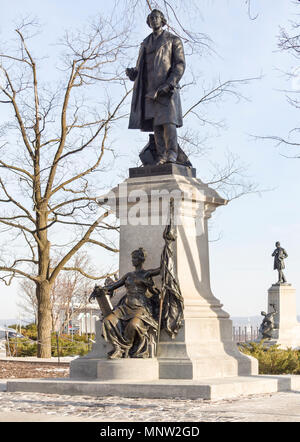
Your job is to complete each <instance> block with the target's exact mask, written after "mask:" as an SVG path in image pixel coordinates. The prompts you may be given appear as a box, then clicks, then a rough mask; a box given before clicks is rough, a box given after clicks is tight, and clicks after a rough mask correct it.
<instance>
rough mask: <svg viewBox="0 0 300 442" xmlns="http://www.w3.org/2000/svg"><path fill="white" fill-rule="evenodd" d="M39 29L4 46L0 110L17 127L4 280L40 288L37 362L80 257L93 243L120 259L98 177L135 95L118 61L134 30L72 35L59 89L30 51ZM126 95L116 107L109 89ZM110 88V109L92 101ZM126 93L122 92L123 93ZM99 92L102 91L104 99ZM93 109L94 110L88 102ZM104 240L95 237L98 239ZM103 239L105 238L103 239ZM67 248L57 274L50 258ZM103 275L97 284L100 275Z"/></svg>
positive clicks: (7, 197) (6, 153)
mask: <svg viewBox="0 0 300 442" xmlns="http://www.w3.org/2000/svg"><path fill="white" fill-rule="evenodd" d="M34 29H35V23H33V22H30V23H29V22H23V23H22V24H21V25H20V26H19V27H18V28H17V29H16V36H17V40H16V42H15V45H14V47H13V49H12V50H11V51H8V50H7V49H6V48H5V50H3V49H0V74H1V81H0V103H1V105H2V106H6V107H7V110H6V113H7V114H8V115H9V118H10V120H9V121H8V122H7V123H5V124H3V125H2V127H1V128H0V134H1V138H2V139H3V140H4V141H3V143H2V146H1V160H0V168H1V177H0V191H1V193H0V207H1V215H0V226H1V231H0V233H1V234H2V237H3V238H4V236H5V239H6V241H5V242H4V243H3V246H2V251H3V253H2V254H1V262H0V271H1V280H2V281H3V282H4V283H5V284H7V285H9V284H10V283H11V281H12V280H13V279H14V278H24V277H25V278H27V279H28V280H29V281H31V282H32V283H34V285H35V287H36V299H37V305H38V340H39V346H38V356H39V357H43V358H47V357H50V356H51V322H52V318H51V289H52V287H53V286H54V284H55V282H56V280H57V277H58V276H59V274H60V272H61V271H62V270H64V271H68V270H72V271H76V272H79V273H80V274H82V275H85V276H87V277H93V275H88V274H87V272H86V271H85V270H84V269H82V268H81V267H79V266H78V267H77V265H73V266H72V267H68V263H69V262H70V261H71V260H72V259H73V258H74V256H75V255H76V253H77V252H78V251H79V250H81V249H82V248H83V246H85V245H87V244H89V245H94V246H98V247H100V248H102V249H106V250H108V251H110V252H117V251H118V250H117V248H116V247H115V246H113V245H111V244H109V243H107V242H106V241H105V240H102V239H101V238H102V237H103V234H104V233H105V232H107V231H110V230H112V229H116V227H115V226H114V225H111V223H110V222H109V221H108V220H109V213H108V211H106V210H104V209H102V208H101V207H99V205H98V204H97V196H98V195H97V191H96V181H95V174H97V172H98V171H99V170H101V167H103V157H104V154H105V152H106V151H107V150H109V149H110V146H109V144H108V135H109V130H110V128H111V127H112V126H113V125H114V123H115V122H116V121H117V120H118V119H119V118H120V117H121V116H122V105H123V103H124V100H125V98H126V96H127V95H128V94H129V92H130V91H126V90H125V88H124V86H123V85H122V79H121V77H120V73H119V71H118V66H119V64H118V59H119V58H120V57H121V56H122V50H123V47H124V46H125V45H126V40H127V36H126V30H125V29H123V30H119V29H120V26H118V30H117V29H115V28H114V26H113V25H112V24H111V21H105V20H104V19H101V18H99V19H97V20H96V21H94V22H92V23H90V25H89V26H86V27H85V30H84V31H82V32H79V31H78V32H77V33H75V34H70V33H66V34H65V37H64V39H63V40H62V41H61V42H60V43H61V45H62V46H63V49H64V53H63V58H62V65H60V66H59V71H58V72H59V73H60V74H61V77H62V78H60V83H59V86H58V87H56V88H55V90H51V89H50V87H49V86H48V85H47V84H44V83H43V82H42V81H41V80H40V77H41V75H39V72H42V67H41V66H42V63H43V62H42V60H40V59H38V58H35V56H34V54H33V52H34V51H32V50H31V48H30V41H31V38H32V37H34V36H35V37H36V34H35V35H34V34H33V33H32V30H34ZM109 84H112V86H113V87H115V88H119V89H118V91H119V92H118V97H119V100H118V102H117V103H112V101H111V100H110V99H109V95H108V98H107V99H106V100H105V96H106V94H107V87H108V85H109ZM96 86H97V89H96V90H97V91H99V90H100V92H101V91H102V95H101V96H102V100H103V101H102V106H100V105H99V104H98V106H96V105H95V103H94V101H93V100H92V98H93V96H94V94H95V87H96ZM120 88H121V89H120ZM99 94H100V93H99ZM90 103H93V104H94V106H93V104H90ZM95 233H97V236H94V237H93V234H95ZM101 235H102V236H101ZM56 250H64V253H63V254H62V256H61V259H60V260H59V261H58V262H57V263H56V265H54V266H53V267H51V256H53V255H55V254H56ZM94 278H95V277H94Z"/></svg>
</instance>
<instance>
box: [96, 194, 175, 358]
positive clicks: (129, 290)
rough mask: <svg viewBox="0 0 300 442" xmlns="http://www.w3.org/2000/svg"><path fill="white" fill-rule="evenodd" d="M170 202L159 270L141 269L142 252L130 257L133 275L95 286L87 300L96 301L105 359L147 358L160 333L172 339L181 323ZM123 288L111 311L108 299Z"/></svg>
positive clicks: (172, 211) (133, 253)
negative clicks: (157, 283)
mask: <svg viewBox="0 0 300 442" xmlns="http://www.w3.org/2000/svg"><path fill="white" fill-rule="evenodd" d="M173 221H174V201H173V200H172V201H171V204H170V221H169V223H168V224H167V226H166V228H165V230H164V234H163V238H164V240H165V246H164V248H163V252H162V255H161V262H160V267H159V268H157V269H150V270H145V269H144V268H143V265H144V261H145V259H146V252H145V250H144V249H143V248H139V249H137V250H134V251H133V252H132V254H131V258H132V265H133V267H134V268H135V270H134V271H132V272H129V273H126V275H124V276H123V277H122V278H121V279H119V280H118V281H116V282H112V283H110V281H106V282H109V283H108V284H106V285H105V286H104V287H99V286H95V288H94V291H93V293H92V294H91V296H90V298H89V300H90V301H91V300H92V299H97V301H98V304H99V307H100V309H101V311H102V313H103V317H104V319H103V323H102V335H103V337H104V339H105V340H106V341H108V342H110V343H111V344H112V345H113V347H114V348H113V351H112V352H110V354H109V355H108V357H109V358H110V359H119V358H149V357H152V356H154V354H153V353H152V351H151V350H152V349H153V348H154V347H155V345H154V344H155V343H157V342H158V340H159V335H160V330H161V329H163V330H165V331H166V332H167V333H168V334H169V335H170V336H171V337H172V338H175V336H176V335H177V333H178V331H179V329H180V327H181V324H182V319H183V298H182V295H181V292H180V287H179V284H178V281H177V278H176V275H175V265H174V254H173V250H172V243H174V241H175V239H176V233H175V229H174V224H173ZM157 275H161V281H162V289H161V291H159V290H158V289H157V287H155V284H154V281H153V277H154V276H157ZM122 286H125V288H126V294H125V295H124V296H123V298H121V300H120V301H119V303H118V305H117V306H116V307H115V308H113V306H112V304H111V302H110V298H111V296H113V293H114V290H116V289H118V288H119V287H122Z"/></svg>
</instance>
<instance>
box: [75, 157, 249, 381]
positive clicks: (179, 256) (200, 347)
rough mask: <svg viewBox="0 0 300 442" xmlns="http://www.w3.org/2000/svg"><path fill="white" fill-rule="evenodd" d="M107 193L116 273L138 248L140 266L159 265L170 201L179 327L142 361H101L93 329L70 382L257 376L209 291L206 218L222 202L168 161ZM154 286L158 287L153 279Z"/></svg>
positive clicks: (133, 173) (128, 267) (103, 352)
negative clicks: (115, 236) (180, 301)
mask: <svg viewBox="0 0 300 442" xmlns="http://www.w3.org/2000/svg"><path fill="white" fill-rule="evenodd" d="M113 195H115V197H116V199H115V207H112V205H113V204H112V203H111V202H110V201H112V200H113V199H111V200H109V201H108V204H109V205H110V206H111V208H112V209H114V210H115V212H116V215H117V217H118V218H119V220H120V247H119V248H120V276H123V275H124V274H126V273H127V272H129V271H132V264H131V252H132V251H133V250H135V249H137V248H139V247H143V248H144V249H145V251H146V253H147V258H146V262H145V266H146V267H147V268H157V267H159V265H160V257H161V253H162V250H163V246H164V240H163V231H164V228H165V225H166V224H167V222H168V208H169V199H168V197H166V196H168V195H169V196H172V197H173V198H174V200H175V217H176V216H177V217H178V218H177V220H175V225H176V223H177V224H178V225H177V226H176V231H177V239H176V242H175V246H174V256H175V267H176V274H177V278H178V281H179V285H180V288H181V293H182V295H183V298H184V321H183V326H182V328H181V329H180V331H179V333H178V335H177V336H176V338H175V339H171V337H169V336H168V335H167V334H166V332H164V331H163V332H162V333H161V336H160V342H159V344H158V347H157V357H156V358H155V357H154V358H150V359H148V361H147V360H139V359H134V360H132V359H131V360H126V359H120V360H117V361H116V360H111V361H110V360H107V352H108V351H109V350H110V349H111V346H110V344H107V343H105V342H104V341H103V338H102V337H101V336H100V331H99V330H98V334H97V338H96V339H97V342H96V344H95V345H94V348H93V351H92V352H91V353H90V354H89V355H87V356H85V357H83V358H78V359H76V360H75V361H73V362H72V364H71V378H82V377H83V378H85V377H86V378H88V377H89V378H96V379H99V380H104V379H105V380H107V379H108V378H109V377H110V379H111V380H113V381H116V380H117V379H125V378H126V379H127V380H134V379H135V377H137V380H140V379H141V376H143V374H144V376H145V380H148V379H150V378H151V376H152V378H153V379H155V378H156V379H164V380H168V379H172V380H176V379H178V380H179V379H180V380H201V379H203V378H207V377H210V378H223V377H234V376H249V375H254V374H257V373H258V363H257V360H256V359H254V358H252V357H249V356H246V355H244V354H242V353H240V352H239V351H238V348H237V346H236V344H235V343H234V342H233V340H232V321H231V320H230V319H229V315H228V314H227V313H226V312H225V311H224V310H222V304H221V303H220V301H219V300H218V299H217V298H215V296H214V295H213V293H212V291H211V288H210V275H209V250H208V229H207V220H208V219H209V218H210V216H211V214H212V212H213V211H214V210H215V209H216V208H217V207H218V206H222V205H224V204H226V201H225V200H223V199H222V198H220V196H219V195H218V194H217V192H216V191H214V190H213V189H211V188H209V187H208V186H207V185H205V184H203V183H202V182H201V181H200V180H199V179H197V178H196V177H195V171H194V169H189V168H186V167H184V166H178V165H174V164H166V165H164V166H159V167H157V166H154V167H145V168H136V169H131V170H130V178H129V179H127V180H126V181H125V182H123V183H122V184H120V185H119V186H118V187H117V188H116V189H113ZM176 214H177V215H176ZM155 282H156V284H157V285H158V286H159V285H160V277H156V278H155ZM151 364H152V375H151ZM122 365H123V366H124V376H122V368H121V367H122ZM129 366H130V367H129ZM144 366H145V370H144V368H143V367H144ZM125 373H127V374H125Z"/></svg>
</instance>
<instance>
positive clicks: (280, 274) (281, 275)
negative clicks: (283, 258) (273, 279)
mask: <svg viewBox="0 0 300 442" xmlns="http://www.w3.org/2000/svg"><path fill="white" fill-rule="evenodd" d="M278 282H286V279H285V276H284V274H283V271H282V270H281V269H280V270H278Z"/></svg>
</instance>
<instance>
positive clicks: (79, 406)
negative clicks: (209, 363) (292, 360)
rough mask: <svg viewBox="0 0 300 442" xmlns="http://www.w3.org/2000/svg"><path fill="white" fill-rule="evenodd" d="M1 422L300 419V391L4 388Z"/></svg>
mask: <svg viewBox="0 0 300 442" xmlns="http://www.w3.org/2000/svg"><path fill="white" fill-rule="evenodd" d="M0 404H1V410H0V422H300V393H299V392H281V393H274V394H263V395H253V396H248V397H238V398H235V399H230V400H219V401H207V400H203V399H196V400H189V399H130V398H120V397H116V396H113V397H95V396H67V395H57V394H42V393H27V392H26V393H24V392H13V393H12V392H0Z"/></svg>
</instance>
